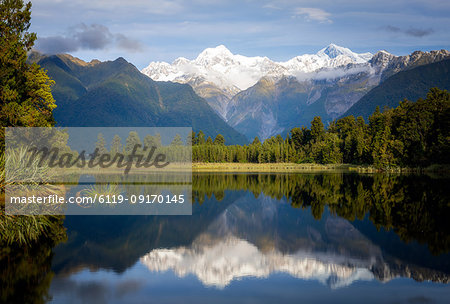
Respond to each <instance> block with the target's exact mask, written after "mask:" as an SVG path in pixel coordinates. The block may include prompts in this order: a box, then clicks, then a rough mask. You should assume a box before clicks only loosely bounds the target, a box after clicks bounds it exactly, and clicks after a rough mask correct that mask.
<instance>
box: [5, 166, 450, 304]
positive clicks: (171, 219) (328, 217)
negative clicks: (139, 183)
mask: <svg viewBox="0 0 450 304" xmlns="http://www.w3.org/2000/svg"><path fill="white" fill-rule="evenodd" d="M449 181H450V179H449V178H442V177H439V178H438V177H430V176H414V175H410V176H405V175H403V176H399V175H358V174H197V175H194V176H193V179H192V182H193V185H192V190H193V191H192V194H193V201H194V203H193V215H192V216H84V217H83V216H67V217H66V220H65V223H64V225H65V227H66V228H67V235H68V240H67V242H65V243H63V244H60V245H58V246H57V247H56V248H55V249H54V250H53V252H54V254H53V258H52V260H51V263H52V271H53V272H54V273H55V275H54V276H53V278H51V277H49V279H48V284H50V280H51V287H50V290H48V284H47V283H46V285H45V286H47V287H44V288H42V295H45V296H42V297H41V298H46V297H47V293H48V294H49V295H48V297H53V301H54V302H61V303H65V302H67V301H69V302H95V303H101V302H121V301H122V302H123V301H126V302H134V303H142V302H144V301H146V300H145V299H147V297H148V296H150V294H149V293H151V296H152V297H153V298H154V299H155V301H158V300H166V302H173V301H177V300H178V301H180V300H181V299H180V298H179V295H180V294H181V293H182V291H181V290H180V289H179V288H184V289H183V290H184V292H187V290H189V293H190V294H192V297H191V298H189V299H190V302H196V303H197V302H202V301H199V300H200V298H201V296H203V295H205V297H206V295H208V296H209V298H203V300H204V301H203V302H206V303H210V302H211V301H210V300H211V298H214V299H216V298H218V297H222V300H223V302H227V299H228V298H227V297H228V296H232V295H234V296H236V297H237V296H239V298H240V299H241V298H243V297H247V299H248V300H252V299H256V298H258V299H260V300H261V301H262V300H265V297H264V292H268V293H270V292H272V293H271V294H272V295H274V296H275V295H277V297H278V295H280V296H281V295H284V296H286V297H288V298H287V300H291V301H292V302H297V301H298V300H299V299H300V298H301V296H302V295H305V294H306V293H307V292H310V293H313V294H314V296H315V295H317V290H318V289H317V288H316V287H314V286H315V285H310V284H317V283H319V284H318V285H320V286H322V287H323V286H325V287H324V288H326V290H330V289H334V290H333V292H341V291H342V292H344V291H345V290H347V291H348V293H347V294H345V295H344V293H342V294H341V293H340V295H342V298H340V299H341V300H348V299H351V297H352V296H355V297H356V295H357V294H359V296H361V290H362V289H361V285H360V284H361V283H364V284H369V285H367V286H371V288H373V289H372V291H371V293H372V295H373V296H374V297H375V296H376V297H378V296H382V295H385V296H386V297H387V298H388V299H389V300H391V297H394V296H397V295H399V296H402V297H403V299H406V298H411V297H413V298H414V297H419V298H420V297H422V296H425V298H426V299H429V298H430V297H431V298H434V299H436V298H438V299H439V297H441V299H443V300H444V301H442V302H446V301H445V300H446V299H447V300H448V298H449V297H450V294H449V290H448V288H447V289H445V290H443V289H440V291H439V292H438V293H435V292H434V291H433V293H432V292H431V288H432V287H433V288H436V286H446V285H442V284H432V285H429V284H430V283H421V284H420V285H419V286H418V285H413V283H414V284H418V283H416V282H422V281H431V282H439V283H448V280H449V277H450V255H449V251H450V239H449V238H450V225H449V223H448V218H449V216H450V206H449V202H450V193H449V191H448V190H447V188H446V187H448V184H449ZM50 248H51V247H49V248H47V252H48V250H49V249H50ZM46 263H47V264H49V263H50V261H49V260H46ZM47 264H46V265H47ZM14 271H15V273H19V272H20V273H22V275H24V276H26V275H27V273H28V272H27V270H26V269H25V270H24V268H21V267H19V266H17V267H16V269H15V270H14ZM14 271H8V273H9V274H11V273H14ZM32 275H33V274H32V273H31V270H30V277H31V276H32ZM193 278H195V280H193ZM280 278H281V279H280ZM288 278H290V279H291V280H296V282H297V283H291V281H289V280H290V279H288ZM394 278H408V279H410V278H412V279H413V280H408V282H409V283H408V284H406V283H405V285H402V286H403V287H402V289H401V291H399V290H398V289H396V288H394V287H395V286H397V285H395V284H394V285H390V284H391V283H392V282H397V280H393V279H394ZM6 279H7V278H6V277H5V278H3V281H4V282H5V281H6ZM253 279H255V280H257V281H252V280H253ZM158 282H163V283H160V284H159V283H158ZM193 282H197V283H198V284H197V285H196V284H194V283H193ZM280 282H282V283H280ZM299 282H301V283H299ZM379 282H386V284H383V285H382V286H380V285H377V284H379ZM158 284H159V285H158ZM172 284H173V285H172ZM397 284H398V283H397ZM171 286H173V287H171ZM232 286H234V289H233V288H232ZM236 286H241V288H242V290H244V291H245V292H243V291H242V293H241V294H239V295H238V294H237V293H236V294H233V293H234V292H237V291H236V288H237V287H236ZM302 286H308V287H305V288H306V290H304V291H303V293H302V294H300V293H299V292H298V290H299V289H302V288H303V287H302ZM311 286H313V287H314V288H312V287H311ZM344 286H347V288H342V287H344ZM389 286H390V287H389ZM269 287H270V288H272V289H273V290H272V289H270V290H269V289H268V288H269ZM397 287H398V286H397ZM289 288H291V289H289ZM305 288H303V289H305ZM309 288H312V289H309ZM381 288H383V291H381ZM389 288H391V289H392V288H394V289H395V295H394V294H390V295H387V294H386V293H385V292H384V291H386V290H389ZM266 289H267V290H266ZM40 290H41V289H40ZM121 290H122V291H123V292H120V297H119V295H118V292H119V291H121ZM326 290H323V289H320V292H321V294H320V295H321V296H323V298H324V299H325V298H326V299H327V300H324V302H329V301H331V300H333V297H334V296H336V295H337V294H330V293H327V291H326ZM419 290H420V292H419ZM150 291H151V292H150ZM284 291H286V293H284ZM14 292H16V293H19V292H20V291H19V290H16V291H14ZM194 294H195V295H196V296H194ZM79 297H80V298H79ZM81 297H82V298H81ZM74 299H78V300H74ZM167 299H171V300H172V301H170V300H167ZM273 299H274V298H268V299H266V300H267V301H268V302H273V301H270V300H273ZM277 299H278V298H277ZM377 299H378V300H379V301H381V298H377ZM384 300H386V299H384ZM384 300H383V301H384ZM318 301H319V302H320V300H318ZM379 301H378V302H379ZM350 302H351V301H350ZM356 302H358V301H356Z"/></svg>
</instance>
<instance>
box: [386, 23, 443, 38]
mask: <svg viewBox="0 0 450 304" xmlns="http://www.w3.org/2000/svg"><path fill="white" fill-rule="evenodd" d="M384 30H386V31H388V32H391V33H401V34H404V35H408V36H412V37H419V38H420V37H424V36H428V35H431V34H432V33H434V30H433V29H432V28H428V29H419V28H413V27H411V28H409V29H401V28H399V27H396V26H392V25H387V26H385V27H384Z"/></svg>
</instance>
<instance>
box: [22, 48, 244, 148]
mask: <svg viewBox="0 0 450 304" xmlns="http://www.w3.org/2000/svg"><path fill="white" fill-rule="evenodd" d="M29 61H32V62H37V63H38V64H39V65H41V66H42V67H43V68H44V69H46V70H47V71H48V75H49V76H50V77H51V78H52V79H53V80H55V86H54V87H53V90H52V92H53V96H54V98H55V100H56V104H57V108H56V109H55V110H54V117H55V120H56V121H57V125H59V126H72V127H75V126H89V127H93V126H103V127H105V126H110V127H119V126H122V127H133V126H134V127H143V126H145V127H152V126H159V127H165V126H170V127H173V126H179V127H182V126H185V127H189V126H191V127H192V128H193V130H194V131H199V130H202V131H203V132H204V133H205V134H206V136H211V137H214V136H216V135H217V134H219V133H220V134H222V135H223V136H224V137H225V139H226V141H227V142H228V143H235V144H236V143H238V144H244V143H246V142H247V139H246V138H245V137H244V136H243V135H242V134H240V133H238V132H237V131H235V130H234V129H233V128H232V127H230V126H229V125H228V124H227V123H226V122H225V121H223V119H222V118H221V117H219V116H218V115H217V114H216V113H215V111H214V110H213V109H211V107H210V106H209V105H208V104H207V102H206V101H205V100H204V99H203V98H201V97H199V96H198V95H197V94H196V93H195V92H194V91H193V89H192V87H191V86H189V85H187V84H180V83H170V82H156V81H153V80H152V79H150V78H149V77H147V76H145V75H144V74H142V73H141V72H139V70H138V69H137V68H136V67H135V66H134V65H132V64H131V63H129V62H127V61H126V60H125V59H124V58H122V57H119V58H117V59H116V60H114V61H105V62H99V61H95V60H94V61H91V62H89V63H87V62H84V61H82V60H80V59H78V58H75V57H73V56H70V55H66V54H63V55H51V56H47V55H42V54H41V55H36V54H31V55H30V57H29Z"/></svg>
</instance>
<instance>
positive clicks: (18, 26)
mask: <svg viewBox="0 0 450 304" xmlns="http://www.w3.org/2000/svg"><path fill="white" fill-rule="evenodd" d="M30 9H31V3H27V4H26V5H25V4H24V2H23V1H21V0H5V1H0V54H1V55H0V100H1V112H0V123H1V127H8V126H30V127H48V126H52V125H54V120H53V115H52V111H53V109H54V108H55V107H56V105H55V100H54V99H53V96H52V93H51V91H50V87H51V86H52V85H53V81H52V80H50V78H49V77H48V76H47V74H46V72H45V71H44V70H43V69H41V68H40V67H39V66H38V65H37V64H31V65H30V64H28V63H27V62H26V60H27V52H28V51H29V50H30V49H31V47H32V46H33V44H34V41H35V40H36V34H34V33H29V32H28V29H29V27H30V20H31V11H30ZM2 133H3V131H2ZM1 140H2V149H3V140H4V135H2V137H1Z"/></svg>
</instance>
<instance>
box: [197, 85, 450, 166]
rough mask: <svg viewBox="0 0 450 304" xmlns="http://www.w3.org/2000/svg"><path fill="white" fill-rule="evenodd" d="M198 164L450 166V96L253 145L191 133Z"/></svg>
mask: <svg viewBox="0 0 450 304" xmlns="http://www.w3.org/2000/svg"><path fill="white" fill-rule="evenodd" d="M191 142H192V145H193V147H192V160H193V161H194V162H242V163H246V162H250V163H280V162H293V163H319V164H339V163H348V164H357V165H373V166H375V167H377V168H390V167H422V166H429V165H431V164H448V163H449V162H450V158H449V157H448V155H450V94H449V93H448V92H447V91H445V90H439V89H437V88H432V89H430V91H429V92H428V94H427V97H426V98H425V99H419V100H417V101H416V102H412V101H409V100H406V99H405V100H404V101H402V102H400V104H399V106H398V107H397V108H395V109H384V111H383V112H381V111H380V109H379V107H377V109H376V110H375V112H374V113H373V114H372V115H371V116H370V117H369V122H368V123H366V122H365V121H364V119H363V118H362V117H358V118H356V119H355V117H354V116H347V117H344V118H341V119H338V120H335V121H333V122H331V123H330V124H329V125H328V127H327V128H325V127H324V124H323V122H322V120H321V118H320V117H318V116H316V117H314V119H313V121H312V122H311V127H310V128H307V127H304V126H303V127H301V128H293V129H291V130H290V132H289V133H288V134H287V135H286V137H285V138H283V137H282V136H281V135H277V136H273V137H271V138H268V139H266V140H265V141H264V142H261V141H260V140H259V138H258V137H255V139H254V140H253V142H252V143H251V144H249V145H243V146H240V145H230V146H227V145H225V140H224V138H223V136H222V135H221V134H219V135H217V137H216V138H215V139H214V140H212V138H211V137H208V138H205V135H204V133H203V132H202V131H199V132H198V134H195V133H194V132H193V133H192V138H191Z"/></svg>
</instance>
